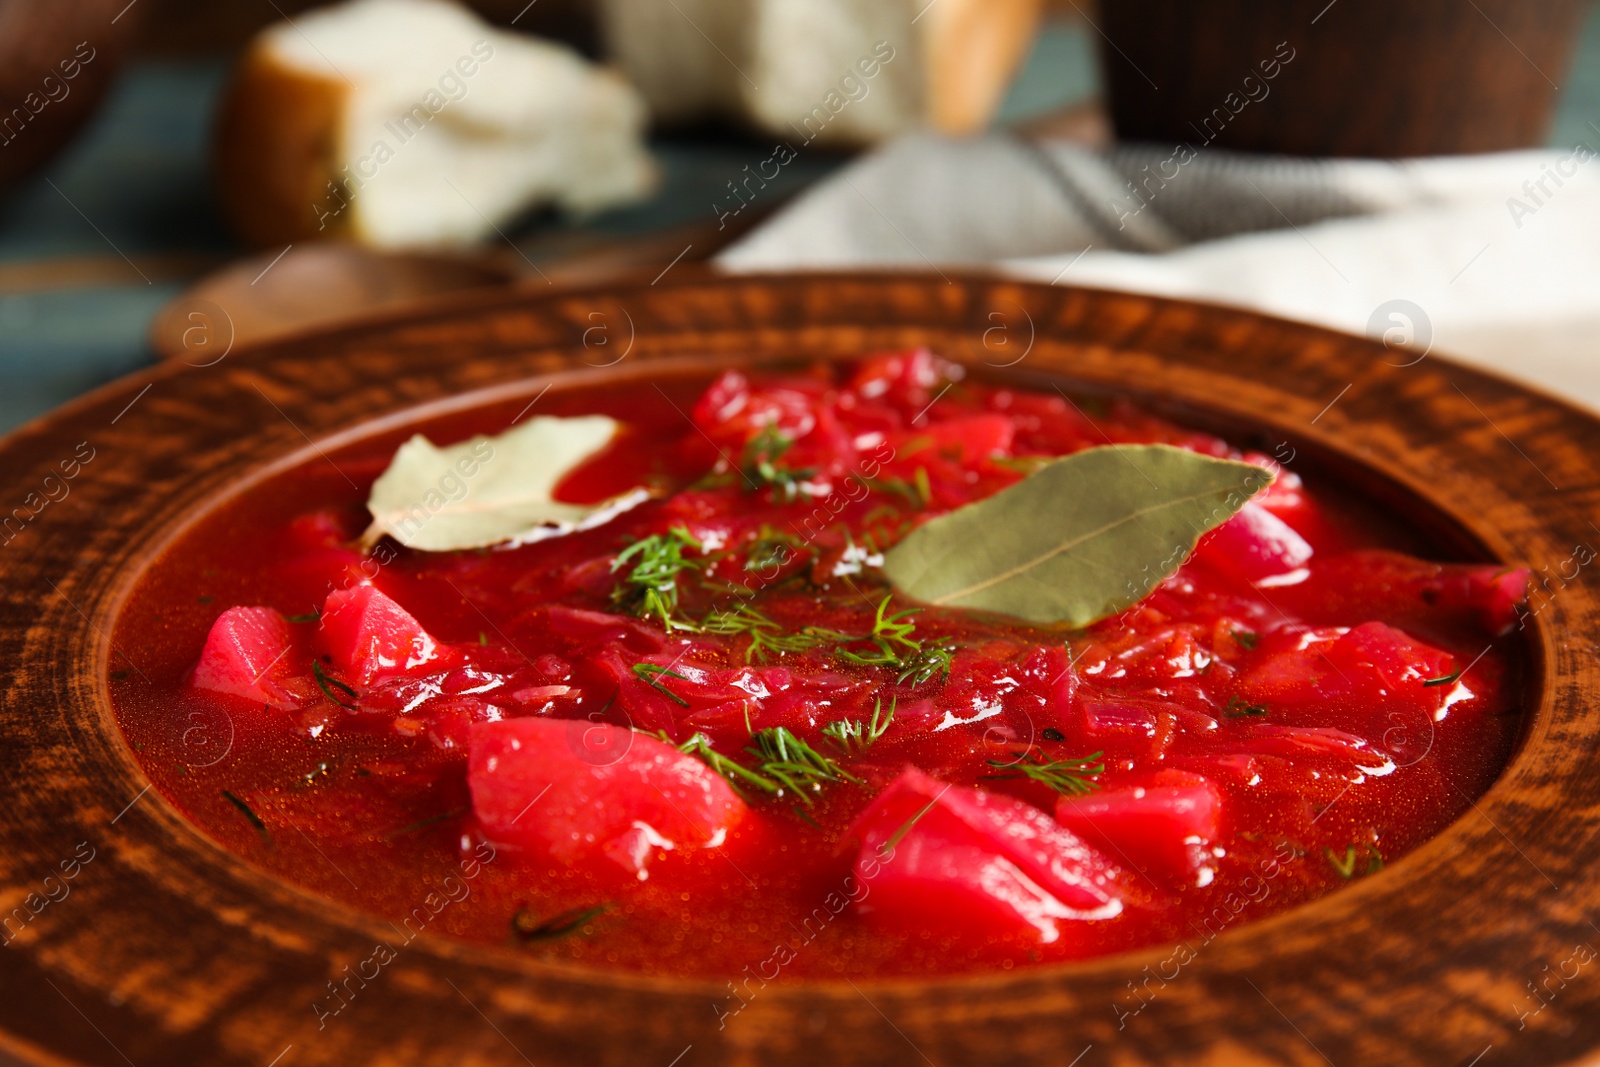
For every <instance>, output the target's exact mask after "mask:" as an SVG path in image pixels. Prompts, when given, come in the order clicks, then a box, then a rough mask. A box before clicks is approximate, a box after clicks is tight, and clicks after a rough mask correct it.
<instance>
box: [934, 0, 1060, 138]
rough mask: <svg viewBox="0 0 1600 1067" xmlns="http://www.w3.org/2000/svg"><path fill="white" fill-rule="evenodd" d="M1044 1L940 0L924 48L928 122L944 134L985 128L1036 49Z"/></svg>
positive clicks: (969, 131) (971, 131) (935, 7)
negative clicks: (1029, 55)
mask: <svg viewBox="0 0 1600 1067" xmlns="http://www.w3.org/2000/svg"><path fill="white" fill-rule="evenodd" d="M1041 8H1042V0H939V2H938V3H937V4H935V5H933V6H932V7H931V8H928V9H927V14H926V16H925V17H926V19H927V20H929V21H930V22H931V25H929V26H928V28H927V30H926V31H925V36H924V43H923V48H922V55H923V62H924V64H925V70H924V76H925V77H926V78H927V93H926V95H925V97H924V99H925V100H926V101H927V106H928V115H927V119H928V122H929V123H930V124H931V125H932V126H933V128H934V129H936V130H939V131H940V132H942V133H950V134H965V133H973V132H976V131H977V130H980V129H982V128H983V127H984V126H985V125H987V124H988V122H989V120H990V119H991V118H992V117H993V116H994V113H995V111H996V110H998V109H999V107H1000V102H1001V99H1002V98H1003V97H1004V96H1005V92H1006V89H1007V88H1008V87H1009V86H1010V85H1011V79H1012V77H1013V76H1014V75H1015V74H1016V72H1017V70H1018V68H1019V67H1021V65H1022V63H1023V61H1024V60H1025V59H1027V58H1028V50H1029V49H1030V48H1031V47H1032V45H1033V39H1034V35H1035V34H1036V33H1037V31H1038V27H1039V19H1040V16H1041Z"/></svg>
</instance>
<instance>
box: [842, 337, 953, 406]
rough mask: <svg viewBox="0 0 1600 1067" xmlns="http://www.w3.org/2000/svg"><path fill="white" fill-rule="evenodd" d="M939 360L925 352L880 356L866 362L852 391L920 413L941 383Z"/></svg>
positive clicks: (913, 349)
mask: <svg viewBox="0 0 1600 1067" xmlns="http://www.w3.org/2000/svg"><path fill="white" fill-rule="evenodd" d="M940 376H941V375H940V370H939V360H938V359H937V358H936V357H935V356H934V354H933V353H932V352H930V351H929V350H928V349H926V348H912V349H906V350H904V351H900V352H878V353H874V354H873V355H870V356H867V357H866V358H864V359H863V360H862V361H861V362H860V363H859V364H858V365H857V370H856V373H855V376H854V377H853V378H851V379H850V388H851V389H853V390H854V391H855V392H857V393H859V394H860V395H861V396H863V397H866V398H867V399H869V400H876V399H880V398H881V399H886V400H891V401H893V402H894V403H897V404H899V405H901V406H902V407H908V408H910V409H911V410H912V411H919V410H921V409H922V408H923V407H924V406H925V405H926V404H927V403H928V402H929V399H930V395H931V390H932V389H933V387H934V386H935V385H937V384H938V383H939V378H940Z"/></svg>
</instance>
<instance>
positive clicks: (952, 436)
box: [927, 415, 1017, 463]
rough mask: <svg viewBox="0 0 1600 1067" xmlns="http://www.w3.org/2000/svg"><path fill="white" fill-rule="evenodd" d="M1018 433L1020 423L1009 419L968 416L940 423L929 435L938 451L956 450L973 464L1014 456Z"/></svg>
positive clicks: (934, 425) (933, 427)
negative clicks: (998, 457) (1012, 449)
mask: <svg viewBox="0 0 1600 1067" xmlns="http://www.w3.org/2000/svg"><path fill="white" fill-rule="evenodd" d="M1016 429H1017V427H1016V423H1014V422H1012V421H1011V419H1010V418H1008V417H1007V416H1005V415H967V416H964V417H962V418H959V419H948V420H946V421H944V422H936V423H934V424H933V425H932V426H929V427H928V429H927V434H928V436H929V437H932V438H933V441H934V445H935V446H936V447H938V448H940V449H947V448H948V449H955V450H957V451H958V452H959V453H960V455H961V458H962V459H963V460H964V461H965V462H969V463H970V462H974V461H976V460H979V459H983V458H985V457H988V456H995V455H1004V454H1006V453H1008V452H1010V451H1011V442H1012V440H1013V439H1014V438H1015V437H1016Z"/></svg>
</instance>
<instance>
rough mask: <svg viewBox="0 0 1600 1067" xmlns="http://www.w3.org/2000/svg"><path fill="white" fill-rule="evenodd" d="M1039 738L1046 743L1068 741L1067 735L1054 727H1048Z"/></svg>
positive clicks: (1040, 732)
mask: <svg viewBox="0 0 1600 1067" xmlns="http://www.w3.org/2000/svg"><path fill="white" fill-rule="evenodd" d="M1039 736H1040V737H1042V738H1044V739H1045V740H1046V741H1065V740H1066V739H1067V735H1066V734H1064V733H1062V732H1061V731H1060V730H1057V729H1056V728H1055V727H1054V726H1046V727H1045V728H1044V729H1043V730H1040V731H1039Z"/></svg>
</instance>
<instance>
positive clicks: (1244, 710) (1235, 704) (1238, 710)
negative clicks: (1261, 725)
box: [1222, 696, 1272, 719]
mask: <svg viewBox="0 0 1600 1067" xmlns="http://www.w3.org/2000/svg"><path fill="white" fill-rule="evenodd" d="M1271 710H1272V709H1271V708H1268V707H1267V706H1266V705H1265V704H1252V703H1250V702H1249V701H1247V700H1245V699H1244V698H1242V697H1239V696H1231V697H1229V698H1228V703H1227V704H1226V705H1224V706H1223V708H1222V714H1224V715H1226V716H1227V717H1228V718H1230V719H1237V718H1240V717H1241V716H1245V715H1252V716H1254V715H1265V714H1267V712H1269V711H1271Z"/></svg>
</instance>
